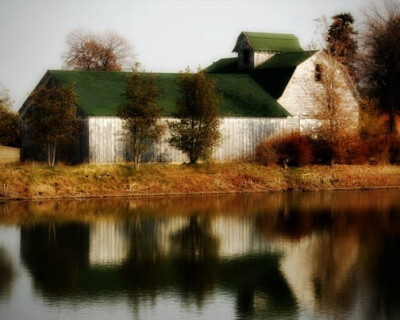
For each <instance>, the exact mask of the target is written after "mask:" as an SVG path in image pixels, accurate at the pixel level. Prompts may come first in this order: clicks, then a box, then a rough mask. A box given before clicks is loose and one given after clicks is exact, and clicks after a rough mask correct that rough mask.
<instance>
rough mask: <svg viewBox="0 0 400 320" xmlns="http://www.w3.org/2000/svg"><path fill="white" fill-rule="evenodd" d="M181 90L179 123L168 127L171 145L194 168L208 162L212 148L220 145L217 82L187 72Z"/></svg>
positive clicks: (180, 85) (182, 78)
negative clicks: (200, 163) (187, 158)
mask: <svg viewBox="0 0 400 320" xmlns="http://www.w3.org/2000/svg"><path fill="white" fill-rule="evenodd" d="M178 86H179V98H178V101H177V111H176V114H175V117H176V118H177V119H178V121H174V122H171V123H170V124H169V128H170V133H171V138H170V140H169V142H170V144H171V145H172V146H175V147H176V148H178V149H180V150H182V151H183V152H184V153H186V154H187V155H188V157H189V159H190V163H192V164H193V163H196V162H197V161H198V160H199V159H201V158H202V159H207V158H208V157H209V156H210V154H211V150H212V147H214V146H216V145H217V144H218V143H219V140H220V136H221V135H220V132H219V123H220V118H219V101H220V99H219V97H218V96H217V94H216V92H215V80H212V79H210V78H209V77H208V75H206V74H205V73H204V72H203V71H198V72H197V73H192V72H190V70H189V69H187V70H186V71H185V72H182V73H180V74H179V79H178Z"/></svg>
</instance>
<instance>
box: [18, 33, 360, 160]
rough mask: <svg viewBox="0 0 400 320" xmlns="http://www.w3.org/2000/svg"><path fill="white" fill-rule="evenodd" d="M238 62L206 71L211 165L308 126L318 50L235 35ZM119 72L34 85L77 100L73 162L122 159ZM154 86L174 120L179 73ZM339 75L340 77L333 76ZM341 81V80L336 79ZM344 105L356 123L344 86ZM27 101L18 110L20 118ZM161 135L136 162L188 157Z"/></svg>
mask: <svg viewBox="0 0 400 320" xmlns="http://www.w3.org/2000/svg"><path fill="white" fill-rule="evenodd" d="M233 51H234V52H235V53H237V57H233V58H226V59H220V60H218V61H216V62H214V63H213V64H212V65H210V66H209V67H208V68H206V72H207V73H208V75H209V77H210V78H213V79H215V80H216V88H215V89H216V91H217V93H218V94H219V95H220V96H221V98H222V101H221V106H220V114H221V124H220V131H221V134H222V142H221V144H220V145H219V146H218V147H216V148H215V149H214V150H213V158H214V159H215V160H217V161H227V160H239V159H243V158H246V157H249V156H251V155H252V154H253V152H254V150H255V148H256V146H257V145H258V144H259V143H260V142H261V141H262V140H263V139H264V138H266V137H271V136H274V135H278V134H282V133H284V132H291V131H304V130H307V128H309V127H310V126H311V125H313V124H314V123H315V121H314V119H313V110H314V108H315V103H314V100H313V96H312V94H311V91H313V90H315V89H316V88H318V86H320V83H319V80H318V76H317V72H320V70H319V60H320V58H321V56H322V55H324V53H323V52H316V51H304V50H303V49H302V48H301V46H300V43H299V40H298V39H297V37H296V36H294V35H290V34H271V33H256V32H242V33H241V34H240V35H239V37H238V38H237V41H236V45H235V47H234V49H233ZM126 75H127V73H125V72H106V71H67V70H49V71H47V72H46V73H45V75H44V76H43V78H42V80H41V81H40V82H39V84H38V86H40V85H44V86H48V87H51V86H69V85H70V84H72V83H73V84H74V88H75V90H76V93H77V95H78V100H79V115H80V117H81V118H82V120H83V122H84V129H83V130H82V132H81V134H80V136H79V138H78V139H77V141H76V142H75V143H74V145H73V147H72V148H71V149H70V159H72V161H74V162H89V163H117V162H125V161H128V160H129V152H128V150H127V146H126V144H125V142H124V139H123V138H122V137H123V131H122V121H121V119H119V118H118V117H117V116H116V113H117V110H118V106H119V105H121V104H122V103H123V99H124V97H123V95H122V94H123V93H124V91H125V79H126ZM156 76H157V86H158V88H159V89H160V92H161V94H160V95H159V97H158V99H157V104H158V105H159V107H160V108H162V110H163V114H164V118H163V121H170V120H172V119H173V114H174V111H175V107H176V106H175V104H176V101H177V98H178V87H177V81H176V80H177V77H178V74H171V73H159V74H156ZM338 76H341V74H340V72H339V73H338ZM343 76H344V75H343ZM343 97H345V99H344V102H345V103H346V107H348V108H349V109H350V110H352V112H354V119H358V104H357V99H356V97H355V95H354V92H353V90H352V88H351V86H350V85H349V86H348V88H346V90H344V92H343ZM29 108H30V105H29V99H27V101H25V103H24V104H23V106H22V107H21V109H20V115H21V117H22V119H23V120H24V117H26V115H27V114H28V110H29ZM24 132H25V133H24V134H23V137H22V146H21V158H23V159H34V158H36V157H37V152H36V151H35V150H36V148H35V141H31V139H30V136H29V134H28V132H29V130H24ZM167 136H168V133H167V134H166V137H165V138H164V139H162V141H160V142H159V143H157V144H155V145H152V146H151V148H150V150H149V151H148V152H147V153H146V154H145V155H144V156H143V161H151V162H183V161H187V158H186V156H185V155H184V154H182V152H180V151H179V150H177V149H175V148H174V147H171V146H170V145H169V144H168V142H167Z"/></svg>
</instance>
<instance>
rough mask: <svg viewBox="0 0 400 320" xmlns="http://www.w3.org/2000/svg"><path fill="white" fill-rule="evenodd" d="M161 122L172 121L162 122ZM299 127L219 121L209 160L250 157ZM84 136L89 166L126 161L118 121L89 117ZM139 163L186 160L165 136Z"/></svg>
mask: <svg viewBox="0 0 400 320" xmlns="http://www.w3.org/2000/svg"><path fill="white" fill-rule="evenodd" d="M163 121H174V120H173V119H172V118H169V119H168V118H166V119H164V120H163ZM175 121H176V120H175ZM299 125H300V122H299V119H298V118H239V117H235V118H233V117H232V118H223V119H222V121H221V125H220V132H221V135H222V142H221V144H220V145H219V146H218V147H216V148H215V150H214V152H213V158H214V159H215V160H217V161H225V160H238V159H243V158H245V157H248V156H251V155H252V154H253V153H254V150H255V148H256V146H257V145H258V144H259V143H260V142H261V141H262V140H263V139H264V138H267V137H271V136H275V135H278V134H281V133H283V132H285V131H288V132H290V131H293V130H298V128H299ZM88 135H89V139H88V140H89V144H88V145H89V162H92V163H116V162H124V161H127V159H129V152H128V150H127V147H126V142H125V141H124V138H123V131H122V121H121V119H119V118H118V117H89V119H88ZM143 161H147V162H185V161H188V158H187V157H186V156H185V155H184V154H183V153H182V152H181V151H179V150H178V149H176V148H174V147H171V146H170V145H169V144H168V133H167V134H166V135H165V136H164V138H163V139H162V141H160V142H159V143H157V144H155V145H153V146H152V147H151V148H150V150H149V151H148V152H147V153H146V154H144V155H143Z"/></svg>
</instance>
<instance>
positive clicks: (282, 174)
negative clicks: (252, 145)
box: [0, 162, 400, 201]
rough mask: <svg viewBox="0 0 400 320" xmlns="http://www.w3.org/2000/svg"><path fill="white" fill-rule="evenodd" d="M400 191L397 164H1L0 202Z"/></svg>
mask: <svg viewBox="0 0 400 320" xmlns="http://www.w3.org/2000/svg"><path fill="white" fill-rule="evenodd" d="M372 189H400V166H394V165H374V166H371V165H335V166H333V167H330V166H321V165H314V166H307V167H301V168H288V169H286V170H285V169H283V168H281V167H264V166H261V165H258V164H255V163H248V162H230V163H212V164H200V165H195V166H188V165H171V164H143V165H142V167H141V168H140V169H139V170H138V171H136V170H134V169H133V167H132V166H131V165H129V164H118V165H116V164H115V165H89V164H85V165H79V166H57V167H54V168H50V167H47V166H44V165H41V164H35V163H33V164H7V165H1V166H0V200H1V201H10V200H19V201H23V200H30V201H32V200H34V201H35V200H39V201H40V200H84V199H111V198H121V199H122V198H124V199H126V198H135V199H137V198H166V197H181V196H201V195H205V196H207V195H209V196H211V195H224V194H227V195H228V194H250V193H269V192H287V191H298V192H304V191H312V192H319V191H346V190H372Z"/></svg>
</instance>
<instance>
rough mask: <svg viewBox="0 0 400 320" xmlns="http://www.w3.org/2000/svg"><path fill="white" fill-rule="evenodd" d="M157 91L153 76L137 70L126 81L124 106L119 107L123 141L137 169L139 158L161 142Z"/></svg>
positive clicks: (161, 125)
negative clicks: (123, 135) (154, 144)
mask: <svg viewBox="0 0 400 320" xmlns="http://www.w3.org/2000/svg"><path fill="white" fill-rule="evenodd" d="M157 95H158V89H157V85H156V79H155V77H154V76H152V75H149V74H145V73H143V72H142V73H139V72H138V71H137V70H136V69H134V70H133V71H132V73H131V74H130V75H128V76H127V78H126V91H125V93H124V96H125V98H126V102H125V103H124V104H123V105H121V106H120V108H119V110H118V116H119V117H120V118H121V119H122V120H123V125H122V127H123V129H124V130H125V133H126V134H125V139H126V141H127V144H128V147H129V149H130V151H131V153H132V159H133V164H134V167H135V168H136V169H138V168H139V164H140V161H141V157H142V154H143V153H144V152H145V151H147V150H148V149H149V148H150V146H151V144H152V143H154V142H157V141H159V140H160V138H161V136H162V134H163V132H164V129H165V126H164V125H163V124H162V123H160V119H161V113H160V111H159V109H158V107H157V103H156V98H157Z"/></svg>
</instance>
